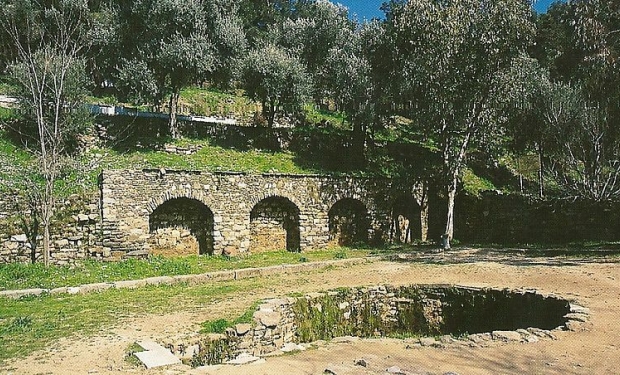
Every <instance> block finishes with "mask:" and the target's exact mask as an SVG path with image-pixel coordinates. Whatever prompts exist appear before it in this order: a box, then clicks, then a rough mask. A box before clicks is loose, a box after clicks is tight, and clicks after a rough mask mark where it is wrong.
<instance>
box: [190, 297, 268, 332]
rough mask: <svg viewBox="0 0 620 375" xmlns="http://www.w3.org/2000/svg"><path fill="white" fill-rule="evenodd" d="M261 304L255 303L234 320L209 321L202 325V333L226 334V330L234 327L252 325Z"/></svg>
mask: <svg viewBox="0 0 620 375" xmlns="http://www.w3.org/2000/svg"><path fill="white" fill-rule="evenodd" d="M259 304H260V301H259V302H256V303H254V304H253V305H252V306H250V307H249V308H248V309H247V310H246V311H245V312H244V313H243V314H241V315H239V316H238V317H236V318H234V319H230V320H229V319H226V318H220V319H216V320H207V321H205V322H203V323H201V324H200V326H201V327H202V329H201V330H200V333H204V334H209V333H224V332H226V329H228V328H231V327H234V326H236V325H237V324H252V318H253V317H254V313H255V312H256V309H257V308H258V305H259Z"/></svg>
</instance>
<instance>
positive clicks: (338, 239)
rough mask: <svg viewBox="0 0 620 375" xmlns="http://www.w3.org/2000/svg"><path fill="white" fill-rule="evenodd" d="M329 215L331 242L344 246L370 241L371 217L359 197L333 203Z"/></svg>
mask: <svg viewBox="0 0 620 375" xmlns="http://www.w3.org/2000/svg"><path fill="white" fill-rule="evenodd" d="M328 217H329V239H330V242H332V243H337V244H338V245H342V246H348V245H352V244H355V243H359V242H362V243H367V242H368V233H369V229H370V217H369V213H368V209H367V208H366V205H365V204H364V203H362V201H360V200H359V199H355V198H343V199H340V200H339V201H337V202H336V203H334V204H333V205H332V207H331V208H330V210H329V212H328Z"/></svg>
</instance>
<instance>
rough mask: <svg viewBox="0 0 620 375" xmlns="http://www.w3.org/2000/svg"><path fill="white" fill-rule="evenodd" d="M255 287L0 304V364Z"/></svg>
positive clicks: (244, 283)
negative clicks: (73, 338) (67, 339)
mask: <svg viewBox="0 0 620 375" xmlns="http://www.w3.org/2000/svg"><path fill="white" fill-rule="evenodd" d="M258 287H260V286H259V285H258V282H257V281H256V280H241V281H237V282H234V283H230V282H228V283H216V284H209V285H200V286H194V287H188V286H187V285H175V286H159V287H145V288H140V289H132V290H127V289H125V290H121V289H118V290H117V289H112V290H108V291H105V292H102V293H95V294H87V295H74V296H70V295H60V296H43V297H36V298H34V297H32V298H22V299H19V300H10V299H2V300H1V301H0V302H1V303H0V348H2V350H0V363H2V362H3V361H5V360H7V359H9V358H16V357H17V358H19V357H24V356H26V355H28V354H31V353H32V352H33V351H35V350H38V349H43V348H45V347H46V346H48V345H49V344H50V343H51V342H53V341H54V340H57V339H60V338H62V337H70V336H72V335H88V334H93V333H97V332H100V331H102V330H104V329H105V328H106V327H107V326H110V325H112V324H115V323H118V322H119V320H122V319H123V318H128V317H132V316H136V315H143V314H162V313H166V312H168V311H170V309H174V311H185V310H194V309H195V308H196V307H199V306H204V305H205V304H209V303H212V302H213V301H214V300H215V299H217V298H222V296H227V295H232V294H234V293H236V292H238V291H240V290H251V289H254V288H258Z"/></svg>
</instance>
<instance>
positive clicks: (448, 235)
mask: <svg viewBox="0 0 620 375" xmlns="http://www.w3.org/2000/svg"><path fill="white" fill-rule="evenodd" d="M457 185H458V173H454V174H453V176H452V181H451V182H450V184H449V185H448V214H447V216H446V230H445V232H444V236H445V242H444V243H443V247H444V249H445V250H448V249H450V241H451V240H452V239H453V238H454V202H455V201H456V188H457Z"/></svg>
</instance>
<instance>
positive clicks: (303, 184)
mask: <svg viewBox="0 0 620 375" xmlns="http://www.w3.org/2000/svg"><path fill="white" fill-rule="evenodd" d="M392 184H393V183H392V182H391V181H389V180H381V179H358V178H337V177H336V178H334V177H325V176H308V175H279V174H262V175H257V174H256V175H255V174H244V173H206V172H198V171H173V170H164V169H162V170H155V169H154V170H111V171H104V172H103V173H102V175H101V209H102V211H101V212H102V218H103V246H104V248H106V249H109V250H110V251H111V252H112V253H113V254H116V255H123V254H125V253H127V252H132V251H151V250H154V249H156V248H157V247H158V245H159V247H161V246H181V247H183V246H185V248H186V247H187V246H186V245H182V244H180V242H181V241H180V239H182V238H184V234H187V233H188V232H189V233H190V234H191V235H192V236H193V237H194V238H195V239H196V241H197V242H198V243H199V246H198V247H199V248H200V249H201V252H203V253H210V254H211V253H213V254H238V253H246V252H260V251H265V250H284V249H287V250H289V251H298V250H301V251H303V250H310V249H316V248H320V247H324V246H327V245H328V244H330V243H334V242H339V243H347V242H351V241H350V239H349V238H348V237H351V235H352V234H353V237H355V238H353V239H354V240H362V241H372V240H384V239H387V236H388V232H389V230H390V228H389V226H390V220H389V215H390V210H391V207H390V205H391V204H393V201H392V199H391V198H390V194H389V192H390V191H391V190H392V189H393V188H394V187H393V186H392ZM341 206H344V209H340V210H338V212H337V214H336V215H334V214H333V212H332V211H330V210H332V209H333V208H334V207H335V208H338V207H341ZM347 206H350V207H351V209H348V210H347ZM192 211H195V212H201V213H200V214H193V216H192V215H191V212H192ZM352 212H353V213H354V215H353V216H351V215H349V214H351V213H352ZM346 215H349V218H350V219H351V220H353V222H354V223H351V220H349V221H347V219H346V218H343V216H346ZM154 217H155V219H154ZM201 223H202V224H201ZM345 224H346V225H345ZM165 228H172V229H171V230H168V229H165ZM351 228H354V229H351ZM185 237H188V236H185ZM203 249H204V251H203Z"/></svg>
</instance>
